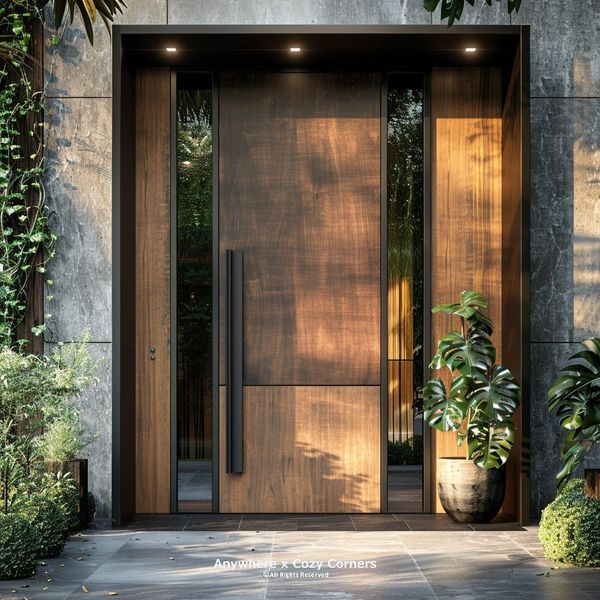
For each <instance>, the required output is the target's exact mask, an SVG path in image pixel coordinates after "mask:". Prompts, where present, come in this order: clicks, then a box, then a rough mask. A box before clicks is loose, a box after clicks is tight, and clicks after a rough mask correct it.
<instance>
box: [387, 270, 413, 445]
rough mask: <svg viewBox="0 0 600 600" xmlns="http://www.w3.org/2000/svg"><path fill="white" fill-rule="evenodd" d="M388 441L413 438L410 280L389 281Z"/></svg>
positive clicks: (406, 278) (396, 278)
mask: <svg viewBox="0 0 600 600" xmlns="http://www.w3.org/2000/svg"><path fill="white" fill-rule="evenodd" d="M387 298H388V302H387V312H388V319H387V327H388V338H387V340H388V440H390V441H394V442H398V441H400V442H405V441H406V440H408V439H409V438H411V437H412V436H413V435H414V432H413V428H414V427H413V410H412V405H413V400H414V376H413V372H414V366H413V362H412V358H413V348H414V344H413V338H414V335H413V329H414V327H413V325H414V324H413V300H412V281H411V278H409V277H402V278H398V277H392V278H389V279H388V293H387Z"/></svg>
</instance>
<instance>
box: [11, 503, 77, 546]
mask: <svg viewBox="0 0 600 600" xmlns="http://www.w3.org/2000/svg"><path fill="white" fill-rule="evenodd" d="M16 510H17V512H18V513H19V514H20V515H21V516H22V517H23V518H24V519H25V520H26V521H27V522H28V523H29V524H30V525H32V526H33V528H34V529H35V530H36V533H37V541H38V547H39V554H38V555H39V556H56V555H57V554H59V553H60V552H61V551H62V549H63V548H64V547H65V541H66V539H67V536H68V535H69V519H68V517H67V514H66V512H65V511H64V509H63V508H62V506H61V505H60V504H59V503H58V502H57V501H56V500H53V499H51V498H48V497H46V496H42V495H41V494H35V495H33V496H31V497H29V498H26V499H24V500H22V501H21V502H19V504H18V505H17V507H16Z"/></svg>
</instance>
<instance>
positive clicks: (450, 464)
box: [437, 458, 506, 523]
mask: <svg viewBox="0 0 600 600" xmlns="http://www.w3.org/2000/svg"><path fill="white" fill-rule="evenodd" d="M437 481H438V494H439V497H440V501H441V503H442V506H443V507H444V510H445V511H446V512H447V513H448V514H449V515H450V517H451V518H452V519H453V520H454V521H458V522H460V523H489V522H490V521H491V520H492V519H493V518H494V517H495V516H496V515H497V514H498V511H499V510H500V507H501V506H502V502H503V501H504V492H505V491H506V466H505V465H503V466H502V467H500V468H499V469H481V468H480V467H478V466H477V465H476V464H475V463H474V462H473V461H471V460H465V459H464V458H438V459H437Z"/></svg>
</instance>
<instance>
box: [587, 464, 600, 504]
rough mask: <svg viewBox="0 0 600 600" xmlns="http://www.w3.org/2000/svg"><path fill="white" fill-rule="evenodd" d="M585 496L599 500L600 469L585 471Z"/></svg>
mask: <svg viewBox="0 0 600 600" xmlns="http://www.w3.org/2000/svg"><path fill="white" fill-rule="evenodd" d="M584 478H585V495H586V496H589V497H590V498H595V499H596V500H600V469H586V470H585V476H584Z"/></svg>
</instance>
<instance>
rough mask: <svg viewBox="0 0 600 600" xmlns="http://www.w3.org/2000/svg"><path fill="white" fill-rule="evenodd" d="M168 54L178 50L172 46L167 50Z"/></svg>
mask: <svg viewBox="0 0 600 600" xmlns="http://www.w3.org/2000/svg"><path fill="white" fill-rule="evenodd" d="M166 51H167V52H177V48H173V47H172V46H171V47H170V48H166Z"/></svg>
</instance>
